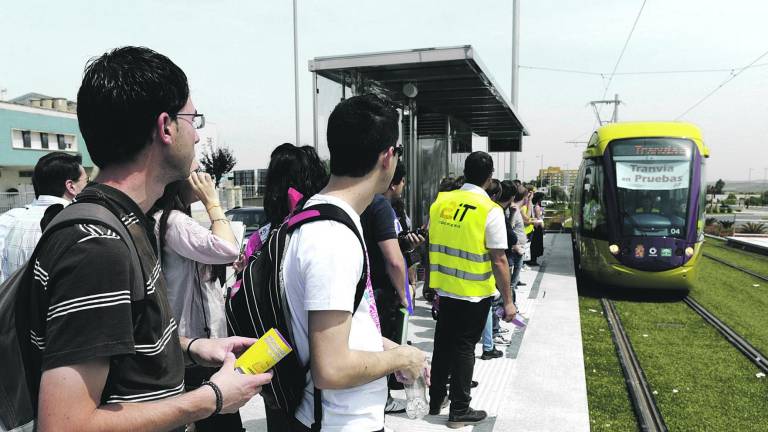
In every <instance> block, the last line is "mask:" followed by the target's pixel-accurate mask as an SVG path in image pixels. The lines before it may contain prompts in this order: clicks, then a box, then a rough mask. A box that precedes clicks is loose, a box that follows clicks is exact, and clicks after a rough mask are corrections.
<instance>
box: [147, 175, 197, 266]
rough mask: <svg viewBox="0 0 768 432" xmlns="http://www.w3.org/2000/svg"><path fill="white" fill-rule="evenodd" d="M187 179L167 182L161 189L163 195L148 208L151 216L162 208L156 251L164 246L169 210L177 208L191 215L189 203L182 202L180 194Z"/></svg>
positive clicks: (160, 251) (161, 249) (160, 250)
mask: <svg viewBox="0 0 768 432" xmlns="http://www.w3.org/2000/svg"><path fill="white" fill-rule="evenodd" d="M186 181H187V180H177V181H175V182H172V183H168V184H167V185H166V186H165V189H164V190H163V195H162V196H161V197H160V198H159V199H158V200H157V201H155V204H154V205H153V206H152V208H151V209H150V210H149V213H148V214H149V215H150V216H153V215H154V214H155V213H157V212H159V211H161V210H162V212H163V214H162V216H160V220H159V221H158V224H159V226H158V233H159V235H158V238H157V240H158V241H159V243H160V248H159V250H158V251H157V253H158V254H161V253H162V251H163V248H164V247H165V233H166V232H167V231H168V217H169V216H170V215H171V211H173V210H178V211H180V212H182V213H184V214H186V215H187V216H191V215H192V209H191V207H190V205H189V204H187V203H185V202H184V198H183V197H182V196H181V191H182V187H183V186H184V183H185V182H186Z"/></svg>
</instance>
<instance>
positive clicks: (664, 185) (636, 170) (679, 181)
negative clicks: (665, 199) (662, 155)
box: [616, 161, 691, 190]
mask: <svg viewBox="0 0 768 432" xmlns="http://www.w3.org/2000/svg"><path fill="white" fill-rule="evenodd" d="M690 165H691V164H690V162H678V161H654V162H650V163H649V162H624V161H621V162H619V161H617V162H616V185H617V186H618V187H620V188H625V189H634V190H672V189H684V188H687V187H688V176H689V170H690Z"/></svg>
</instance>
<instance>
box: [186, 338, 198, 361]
mask: <svg viewBox="0 0 768 432" xmlns="http://www.w3.org/2000/svg"><path fill="white" fill-rule="evenodd" d="M198 339H200V338H194V339H192V340H191V341H189V342H188V343H187V357H189V360H190V361H192V364H193V365H197V364H198V363H197V362H196V361H195V358H194V357H192V351H190V350H189V349H190V348H191V347H192V343H194V342H195V341H196V340H198Z"/></svg>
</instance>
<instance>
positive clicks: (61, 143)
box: [56, 134, 67, 150]
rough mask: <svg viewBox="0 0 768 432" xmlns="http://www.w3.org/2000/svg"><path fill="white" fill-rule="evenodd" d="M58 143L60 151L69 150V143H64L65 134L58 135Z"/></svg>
mask: <svg viewBox="0 0 768 432" xmlns="http://www.w3.org/2000/svg"><path fill="white" fill-rule="evenodd" d="M56 141H57V142H58V143H59V150H66V149H67V143H65V142H64V134H56Z"/></svg>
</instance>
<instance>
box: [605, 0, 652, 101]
mask: <svg viewBox="0 0 768 432" xmlns="http://www.w3.org/2000/svg"><path fill="white" fill-rule="evenodd" d="M646 1H647V0H643V4H642V5H641V6H640V10H639V11H638V12H637V16H636V17H635V22H634V23H632V28H631V29H630V30H629V34H628V35H627V39H626V40H625V41H624V47H622V48H621V53H620V54H619V58H618V59H616V64H615V65H613V70H612V71H611V75H610V76H608V83H607V84H606V85H605V90H604V91H603V97H602V99H605V95H606V94H608V89H609V88H610V87H611V82H612V81H613V77H614V75H615V74H616V69H618V68H619V63H621V59H622V57H624V53H625V52H626V51H627V46H628V45H629V41H630V40H631V39H632V34H633V33H634V32H635V28H636V27H637V22H638V21H640V16H641V15H642V14H643V9H644V8H645V3H646Z"/></svg>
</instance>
